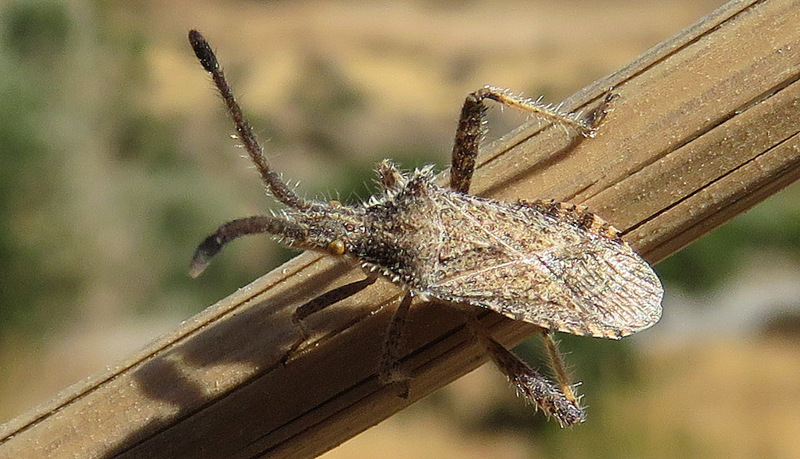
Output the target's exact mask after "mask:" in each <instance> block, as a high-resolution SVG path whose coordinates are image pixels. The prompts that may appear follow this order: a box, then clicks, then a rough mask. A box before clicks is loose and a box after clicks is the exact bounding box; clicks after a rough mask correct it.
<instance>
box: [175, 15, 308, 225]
mask: <svg viewBox="0 0 800 459" xmlns="http://www.w3.org/2000/svg"><path fill="white" fill-rule="evenodd" d="M189 43H191V45H192V48H193V49H194V53H195V55H196V56H197V59H198V60H200V63H201V64H202V65H203V68H204V69H205V70H206V71H207V72H208V73H210V74H211V78H212V79H213V81H214V85H215V86H216V87H217V90H218V91H219V94H220V96H222V100H223V101H225V106H226V107H227V109H228V114H229V115H230V117H231V118H232V119H233V122H234V124H235V125H236V133H237V134H238V138H239V139H240V140H241V142H242V144H243V145H244V148H245V150H247V154H248V155H250V159H251V160H252V161H253V163H254V164H255V165H256V168H257V169H258V172H259V173H260V174H261V179H262V180H263V181H264V183H265V184H266V185H267V189H269V191H270V193H272V195H273V196H274V197H275V198H276V199H277V200H278V201H280V202H282V203H284V204H285V205H287V206H289V207H291V208H294V209H299V210H303V209H309V208H312V207H314V206H318V205H320V204H317V203H314V202H312V201H308V200H305V199H303V198H301V197H300V196H298V195H297V194H296V193H295V192H294V191H293V190H292V189H291V188H290V187H289V186H288V185H287V184H286V183H285V182H284V181H283V180H282V179H281V177H280V174H278V173H277V172H275V171H274V170H273V169H272V168H271V167H270V166H269V163H267V159H266V158H265V157H264V149H263V148H262V147H261V145H260V144H259V143H258V140H257V139H256V135H255V133H254V132H253V128H252V127H250V124H249V123H248V122H247V120H246V119H245V118H244V114H243V113H242V108H241V107H240V106H239V104H238V103H237V102H236V99H234V97H233V90H231V87H230V85H229V84H228V81H227V80H226V79H225V75H224V74H223V73H222V69H221V68H220V65H219V61H217V56H215V55H214V51H212V50H211V46H210V45H209V44H208V42H207V41H206V39H205V38H203V35H201V34H200V32H198V31H196V30H192V31H190V32H189Z"/></svg>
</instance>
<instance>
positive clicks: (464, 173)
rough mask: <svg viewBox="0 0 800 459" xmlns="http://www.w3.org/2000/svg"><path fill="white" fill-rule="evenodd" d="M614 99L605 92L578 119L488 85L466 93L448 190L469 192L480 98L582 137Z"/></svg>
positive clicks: (481, 109) (480, 128)
mask: <svg viewBox="0 0 800 459" xmlns="http://www.w3.org/2000/svg"><path fill="white" fill-rule="evenodd" d="M614 98H616V94H612V93H611V92H609V93H607V94H606V96H605V97H604V100H603V103H602V104H601V105H600V107H598V108H596V109H594V110H592V111H591V112H590V113H589V114H588V115H587V116H584V117H582V118H581V117H577V116H575V115H572V114H569V113H561V112H559V111H558V110H557V109H554V108H552V107H551V106H549V105H546V104H543V103H541V102H539V101H537V100H532V99H525V98H522V97H519V96H516V95H513V94H511V93H509V92H508V91H506V90H504V89H499V88H494V87H491V86H486V87H483V88H481V89H479V90H477V91H475V92H473V93H470V94H469V95H468V96H467V98H466V99H465V100H464V106H463V107H462V108H461V116H460V117H459V121H458V128H457V129H456V137H455V142H454V144H453V154H452V159H451V166H450V188H452V189H454V190H456V191H460V192H462V193H467V192H469V186H470V183H471V182H472V174H473V172H474V171H475V158H476V157H477V156H478V147H479V144H480V141H481V138H482V136H483V124H484V113H485V112H486V106H485V105H484V103H483V101H484V99H491V100H494V101H496V102H500V103H501V104H504V105H507V106H509V107H513V108H517V109H520V110H524V111H527V112H530V113H532V114H534V115H536V116H539V117H541V118H544V119H545V120H547V121H549V122H551V123H558V124H562V125H564V126H569V127H571V128H573V129H575V130H576V131H578V132H579V133H580V134H581V135H583V136H584V137H593V136H594V133H595V129H596V128H597V126H598V125H599V124H600V122H601V121H602V119H603V118H604V117H605V115H606V114H607V113H608V111H609V110H608V107H609V104H610V102H611V100H613V99H614Z"/></svg>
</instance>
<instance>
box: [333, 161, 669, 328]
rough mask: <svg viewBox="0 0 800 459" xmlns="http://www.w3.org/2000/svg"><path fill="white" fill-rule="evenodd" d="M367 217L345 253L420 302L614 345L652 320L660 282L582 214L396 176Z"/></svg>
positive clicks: (614, 235)
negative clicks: (479, 311) (493, 314)
mask: <svg viewBox="0 0 800 459" xmlns="http://www.w3.org/2000/svg"><path fill="white" fill-rule="evenodd" d="M398 182H399V183H403V184H404V186H403V188H401V189H396V188H395V189H389V190H386V192H385V195H384V196H383V197H382V198H377V199H374V200H373V201H374V202H373V203H372V204H371V205H370V206H368V207H367V208H366V212H365V214H364V220H365V222H364V228H363V231H358V232H355V233H349V235H346V236H344V237H345V238H347V242H346V244H345V245H346V247H348V248H347V249H346V251H347V252H348V253H349V254H350V255H352V256H354V257H355V258H356V259H358V260H360V261H361V262H362V263H363V264H364V265H365V266H366V267H368V268H374V269H376V270H377V271H378V272H380V273H381V274H382V275H384V276H386V277H387V278H389V279H390V280H392V281H394V282H395V283H397V284H400V285H402V286H404V287H406V288H409V289H410V290H411V291H413V292H415V293H417V294H419V295H420V296H422V297H432V298H437V299H441V300H445V301H451V302H458V303H468V304H472V305H476V306H482V307H485V308H488V309H491V310H494V311H497V312H500V313H501V314H504V315H506V316H508V317H511V318H513V319H516V320H521V321H525V322H529V323H533V324H536V325H539V326H541V327H544V328H547V329H553V330H558V331H563V332H568V333H572V334H577V335H589V336H597V337H604V338H620V337H622V336H625V335H629V334H631V333H634V332H636V331H639V330H642V329H644V328H647V327H649V326H651V325H653V324H654V323H655V322H657V321H658V319H659V317H660V316H661V296H662V295H663V290H662V287H661V283H660V282H659V280H658V277H656V275H655V273H654V272H653V270H652V269H651V268H650V266H649V265H648V264H647V263H646V262H645V261H644V260H642V258H641V257H639V256H638V255H637V254H636V253H634V252H633V250H632V249H631V248H630V247H629V246H628V245H627V244H626V243H625V242H623V241H622V239H621V238H620V237H619V233H618V232H617V231H616V230H615V229H614V228H613V227H611V226H610V225H608V224H607V223H605V222H604V221H603V220H602V219H600V218H599V217H596V216H595V215H593V214H590V213H588V212H586V211H585V210H583V209H581V208H577V207H576V206H573V205H570V204H564V203H554V202H549V201H536V202H531V203H528V202H524V201H521V202H518V203H507V202H501V201H494V200H491V199H486V198H480V197H476V196H471V195H467V194H464V193H460V192H457V191H453V190H451V189H449V188H444V187H440V186H438V185H436V184H435V183H434V182H433V176H432V173H431V172H430V170H429V169H425V170H422V171H417V172H415V173H414V174H413V175H412V176H411V177H410V178H405V177H402V178H401V180H399V181H398Z"/></svg>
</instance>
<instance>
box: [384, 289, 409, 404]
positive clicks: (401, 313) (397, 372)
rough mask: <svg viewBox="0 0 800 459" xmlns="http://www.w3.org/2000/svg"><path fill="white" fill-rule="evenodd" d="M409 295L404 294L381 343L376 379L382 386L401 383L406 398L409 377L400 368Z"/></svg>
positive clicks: (404, 342)
mask: <svg viewBox="0 0 800 459" xmlns="http://www.w3.org/2000/svg"><path fill="white" fill-rule="evenodd" d="M411 300H412V297H411V293H406V295H405V296H404V297H403V300H402V301H401V302H400V305H399V306H398V307H397V310H395V312H394V315H393V316H392V319H391V321H390V322H389V327H388V328H387V329H386V339H385V340H384V342H383V352H381V360H380V363H379V364H378V379H379V380H380V381H381V383H383V384H387V385H388V384H392V383H403V384H404V385H405V386H404V391H403V393H404V394H405V396H408V385H407V382H406V381H408V379H409V376H408V375H407V374H406V373H405V372H404V371H403V369H402V368H401V367H400V357H401V352H402V351H403V348H404V347H405V344H406V334H405V327H406V319H407V318H408V310H409V309H410V307H411Z"/></svg>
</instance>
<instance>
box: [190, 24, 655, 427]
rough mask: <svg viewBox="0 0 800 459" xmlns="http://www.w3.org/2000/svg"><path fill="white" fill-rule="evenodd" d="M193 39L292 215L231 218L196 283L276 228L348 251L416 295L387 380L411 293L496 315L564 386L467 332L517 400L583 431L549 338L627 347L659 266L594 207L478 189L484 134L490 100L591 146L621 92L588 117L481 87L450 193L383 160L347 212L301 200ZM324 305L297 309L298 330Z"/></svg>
mask: <svg viewBox="0 0 800 459" xmlns="http://www.w3.org/2000/svg"><path fill="white" fill-rule="evenodd" d="M189 41H190V43H191V45H192V47H193V48H194V51H195V54H196V55H197V57H198V59H199V60H200V62H201V64H202V65H203V67H204V68H205V70H206V71H208V72H209V73H210V74H211V76H212V78H213V80H214V83H215V85H216V87H217V89H218V90H219V92H220V94H221V95H222V98H223V100H224V101H225V104H226V105H227V108H228V111H229V113H230V115H231V117H232V118H233V121H234V123H235V126H236V131H237V133H238V138H239V139H240V140H241V141H242V143H243V144H244V147H245V149H246V150H247V152H248V154H249V155H250V158H251V159H252V160H253V162H254V163H255V165H256V167H257V169H258V171H259V172H260V174H261V177H262V179H263V180H264V183H265V184H266V186H267V188H268V190H269V192H270V193H271V194H272V195H273V196H274V197H275V198H276V199H278V200H279V201H280V202H282V203H283V204H284V205H286V207H287V208H288V209H287V210H286V211H284V212H283V214H282V215H280V216H255V217H248V218H243V219H238V220H233V221H231V222H228V223H225V224H224V225H222V226H221V227H219V229H218V230H217V231H216V232H215V233H214V234H212V235H211V236H209V237H208V238H206V239H205V240H204V241H203V242H202V243H201V244H200V246H199V247H198V249H197V251H196V252H195V255H194V258H193V259H192V263H191V274H192V276H197V275H199V274H200V273H201V272H202V271H203V269H205V267H206V265H207V264H208V262H209V259H210V258H211V257H212V256H213V255H215V254H216V253H218V252H219V251H220V249H221V248H222V247H223V246H224V245H225V244H227V243H228V242H230V241H231V240H233V239H236V238H238V237H241V236H245V235H251V234H260V233H266V234H270V235H272V236H274V237H276V238H277V239H278V240H279V241H280V242H281V243H283V244H286V245H288V246H290V247H293V248H297V249H302V250H305V249H311V250H316V251H321V252H325V253H328V254H331V255H335V256H343V257H347V258H350V259H352V260H354V261H355V262H357V263H359V264H360V265H361V266H362V268H364V270H365V271H366V272H367V273H368V278H367V279H365V280H363V281H360V282H357V283H355V284H352V286H351V287H350V289H351V290H352V289H353V288H355V289H361V288H365V287H367V286H368V285H370V284H371V283H373V282H374V280H375V279H376V277H377V276H383V277H385V278H387V279H389V280H391V281H392V282H394V283H395V284H397V285H399V286H401V287H402V288H404V289H405V291H406V292H407V293H406V295H405V297H404V298H403V301H402V302H401V304H400V306H399V307H398V309H397V312H396V313H395V315H394V318H393V319H392V322H391V323H390V326H389V330H388V331H387V337H386V341H385V344H384V353H383V355H384V357H383V358H382V361H381V363H380V368H379V376H380V379H381V380H382V381H383V382H385V383H392V382H405V380H406V379H407V378H408V377H407V375H405V374H404V372H403V371H402V368H401V367H400V365H399V357H400V348H401V347H402V346H403V332H402V330H403V325H404V322H405V316H406V313H407V312H408V308H409V307H410V304H411V299H412V295H416V296H419V297H421V298H422V299H438V300H443V301H446V302H451V303H461V304H468V305H473V306H479V307H482V308H486V309H490V310H493V311H496V312H499V313H501V314H503V315H505V316H507V317H510V318H512V319H515V320H520V321H524V322H528V323H531V324H535V325H538V326H539V327H541V329H542V336H543V338H544V340H545V344H546V346H547V349H548V351H549V354H550V357H551V363H552V365H551V366H552V367H553V371H554V373H555V376H556V378H557V380H558V383H559V384H558V386H556V385H554V384H553V383H551V382H550V381H549V380H548V379H547V378H545V377H544V376H542V375H541V374H539V373H538V372H537V371H536V370H534V369H532V368H531V367H530V366H528V365H527V364H525V363H524V362H522V361H521V360H519V359H518V358H517V357H515V356H514V355H513V354H512V353H511V352H509V351H508V350H507V349H506V348H504V347H503V346H502V345H500V344H499V343H497V342H496V341H495V340H494V339H492V337H491V336H490V335H489V333H488V331H487V330H485V329H484V328H483V327H482V326H481V325H480V323H479V322H478V321H477V320H475V319H474V318H470V319H469V320H468V323H469V324H470V326H471V328H472V329H473V331H474V332H475V335H476V336H477V338H478V341H479V342H480V343H481V344H482V345H483V347H484V348H485V349H486V350H487V351H488V354H489V355H490V356H491V358H492V360H493V361H494V362H495V363H496V364H497V366H498V367H499V368H500V369H501V370H502V371H503V372H504V373H505V374H506V375H507V376H508V378H509V379H510V380H511V381H512V383H513V384H514V385H515V386H516V388H517V390H518V392H520V393H521V394H522V395H524V396H525V398H526V399H527V400H529V401H531V402H533V403H535V404H536V405H537V406H539V407H541V408H542V409H543V410H544V411H545V412H546V413H547V414H548V415H553V416H554V417H555V418H556V419H557V420H558V421H559V423H560V424H561V425H562V426H564V425H572V424H575V423H579V422H582V421H583V420H584V418H585V415H584V411H583V409H582V408H581V407H580V405H579V400H578V397H577V396H576V395H575V393H574V391H573V387H572V385H571V384H570V383H569V378H568V377H567V374H566V371H565V369H564V364H563V362H562V360H561V356H560V355H559V353H558V351H557V348H556V346H555V343H554V341H553V339H552V337H551V334H550V333H551V332H552V331H562V332H567V333H572V334H576V335H585V336H594V337H601V338H612V339H619V338H621V337H623V336H626V335H629V334H631V333H635V332H637V331H639V330H643V329H645V328H647V327H649V326H651V325H653V324H654V323H656V322H657V321H658V319H659V318H660V316H661V298H662V295H663V290H662V287H661V283H660V282H659V280H658V277H657V276H656V274H655V273H654V272H653V270H652V268H651V267H650V266H649V265H648V264H647V263H646V262H645V261H644V260H643V259H642V258H641V257H639V256H638V255H637V254H636V253H635V252H634V251H633V250H632V249H631V248H630V246H628V245H627V244H626V243H625V242H624V241H623V240H622V239H621V237H620V234H619V232H618V231H617V230H616V229H614V228H613V227H612V226H611V225H609V224H608V223H606V222H605V221H603V220H602V219H600V218H599V217H597V216H595V215H593V214H591V213H589V212H588V211H587V210H586V209H585V208H582V207H576V206H574V205H572V204H565V203H557V202H552V201H534V202H524V201H519V202H516V203H508V202H501V201H495V200H491V199H487V198H483V197H478V196H472V195H469V194H467V193H468V191H469V187H470V182H471V180H472V174H473V170H474V166H475V159H476V156H477V154H478V144H479V142H480V139H481V136H482V124H483V113H484V111H485V107H484V103H483V101H484V100H485V99H492V100H495V101H497V102H500V103H502V104H505V105H508V106H512V107H516V108H520V109H523V110H526V111H529V112H532V113H534V114H536V115H537V116H540V117H543V118H544V119H545V120H547V121H549V122H551V123H558V124H560V125H563V126H566V127H567V128H570V129H573V130H575V131H576V132H577V133H578V134H579V135H582V136H585V137H592V136H593V135H594V132H595V131H594V130H595V128H596V127H597V125H598V124H599V123H600V121H601V120H602V119H603V117H604V116H605V115H606V113H607V112H608V110H607V108H608V104H609V103H610V102H611V100H612V99H613V98H614V97H615V96H613V95H611V94H610V93H609V95H607V96H606V98H605V100H604V101H603V103H602V104H601V106H600V107H599V108H597V109H595V110H593V111H591V112H590V113H589V115H588V116H586V117H583V118H581V117H580V116H576V115H570V114H562V113H559V112H558V111H557V110H555V109H552V108H550V107H549V106H544V105H542V104H540V103H538V102H536V101H530V100H527V99H522V98H519V97H516V96H513V95H511V94H509V93H507V92H505V91H503V90H499V89H496V88H493V87H488V86H487V87H484V88H482V89H480V90H478V91H475V92H474V93H471V94H470V95H468V96H467V98H466V100H465V102H464V106H463V108H462V111H461V117H460V121H459V125H458V130H457V131H456V136H455V145H454V148H453V154H452V167H451V169H450V185H449V187H441V186H439V185H437V184H436V183H435V182H434V175H433V171H432V168H431V167H425V168H422V169H418V170H416V171H414V172H413V173H411V174H404V173H402V172H400V170H399V169H398V168H397V167H396V166H395V165H394V164H392V163H391V162H390V161H387V160H384V161H382V162H381V163H379V164H378V167H377V172H378V179H379V183H380V186H381V192H380V194H379V195H377V196H374V197H373V198H371V199H370V200H369V201H368V202H367V203H365V204H360V205H355V206H346V205H341V204H339V203H324V202H316V201H310V200H306V199H304V198H301V197H300V196H298V195H297V194H296V193H295V192H294V191H293V190H292V189H290V188H289V187H288V186H287V185H286V183H284V182H283V181H282V180H281V179H280V177H279V175H278V174H277V173H276V172H275V171H274V170H273V169H272V168H271V167H270V166H269V164H268V163H267V161H266V158H265V157H264V154H263V150H262V148H261V146H260V145H259V144H258V142H257V141H256V138H255V135H254V133H253V131H252V129H251V127H250V125H249V124H248V123H247V121H246V120H245V119H244V117H243V115H242V111H241V108H240V107H239V105H238V104H237V102H236V101H235V100H234V96H233V92H232V91H231V88H230V86H229V85H228V83H227V81H226V80H225V77H224V75H223V73H222V70H221V69H220V66H219V63H218V61H217V58H216V56H215V55H214V53H213V52H212V50H211V48H210V46H209V45H208V43H207V42H206V41H205V39H204V38H203V37H202V35H201V34H200V33H199V32H197V31H194V30H193V31H191V32H190V33H189ZM325 306H326V304H323V303H322V302H318V301H312V302H310V303H308V304H306V305H303V306H301V307H300V308H298V309H297V311H296V312H295V314H294V319H295V323H297V324H298V326H299V327H300V328H301V330H303V334H304V336H305V331H304V330H305V329H304V327H303V326H302V320H303V319H304V318H305V317H307V316H308V315H310V314H311V313H313V312H316V311H318V310H319V309H321V308H322V307H325Z"/></svg>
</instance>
